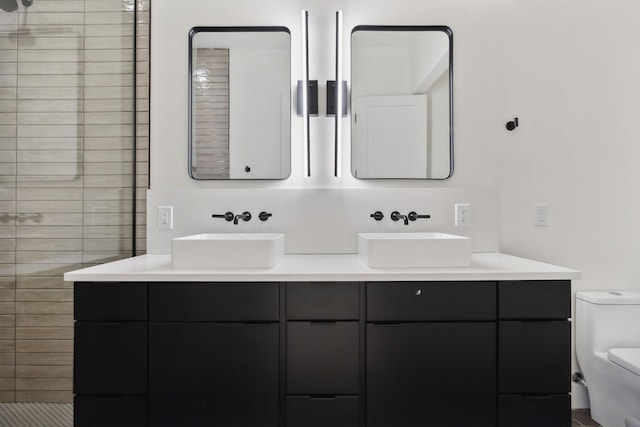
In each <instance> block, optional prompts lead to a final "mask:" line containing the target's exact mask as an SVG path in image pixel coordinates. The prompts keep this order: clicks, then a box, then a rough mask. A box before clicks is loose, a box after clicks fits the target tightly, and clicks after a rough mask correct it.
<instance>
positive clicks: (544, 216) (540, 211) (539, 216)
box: [533, 205, 549, 227]
mask: <svg viewBox="0 0 640 427" xmlns="http://www.w3.org/2000/svg"><path fill="white" fill-rule="evenodd" d="M535 208H536V217H535V219H534V221H533V225H535V226H536V227H548V226H549V205H536V206H535Z"/></svg>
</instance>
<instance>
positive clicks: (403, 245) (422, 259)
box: [358, 233, 471, 268]
mask: <svg viewBox="0 0 640 427" xmlns="http://www.w3.org/2000/svg"><path fill="white" fill-rule="evenodd" d="M358 254H359V255H360V258H361V259H362V260H363V261H364V263H365V264H367V265H368V266H369V267H383V268H384V267H387V268H393V267H468V266H470V265H471V239H470V238H468V237H462V236H455V235H453V234H445V233H359V234H358Z"/></svg>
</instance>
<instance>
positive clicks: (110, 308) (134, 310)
mask: <svg viewBox="0 0 640 427" xmlns="http://www.w3.org/2000/svg"><path fill="white" fill-rule="evenodd" d="M73 298H74V303H73V312H74V318H75V319H76V320H100V321H101V320H104V321H112V320H113V321H122V320H147V284H146V283H120V282H113V283H109V282H76V283H75V284H74V291H73Z"/></svg>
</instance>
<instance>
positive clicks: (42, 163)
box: [0, 0, 150, 402]
mask: <svg viewBox="0 0 640 427" xmlns="http://www.w3.org/2000/svg"><path fill="white" fill-rule="evenodd" d="M5 3H6V4H8V3H10V2H9V1H4V3H3V4H5ZM27 3H29V2H27ZM149 3H150V0H138V1H136V0H34V1H33V2H32V4H31V5H30V6H28V7H27V6H25V5H24V3H23V2H21V1H18V2H17V5H18V6H17V10H15V11H13V12H8V11H5V10H0V402H14V401H16V402H70V401H72V373H73V366H72V364H73V288H72V284H70V283H65V282H64V281H63V279H62V275H63V273H64V272H65V271H69V270H72V269H75V268H81V267H84V266H88V265H92V264H99V263H103V262H106V261H112V260H114V259H119V258H125V257H129V256H131V255H132V254H134V253H136V252H142V251H144V236H142V235H141V234H143V233H141V232H140V228H144V216H145V212H144V204H145V203H144V200H143V197H144V191H143V190H144V189H146V187H147V178H148V177H147V172H146V171H147V170H148V168H147V166H148V163H147V156H146V150H147V147H148V141H147V139H148V132H147V131H146V129H147V124H148V120H147V118H146V117H147V111H148V96H147V95H146V93H148V91H145V85H147V84H148V77H147V73H148V62H147V61H148V49H146V47H145V44H148V22H149V20H148V10H149ZM3 9H4V8H3ZM136 22H137V23H138V25H137V26H136ZM136 33H137V35H138V41H139V43H141V46H142V47H143V48H140V49H136V37H135V36H136ZM136 58H137V64H138V67H137V68H138V70H139V71H138V73H137V74H136V67H134V63H135V62H136V61H135V60H136ZM136 82H137V84H136ZM136 87H137V89H138V90H137V91H136ZM136 94H138V95H139V96H138V99H136ZM136 117H137V118H136ZM136 142H137V145H136ZM136 162H137V163H136ZM136 166H137V167H136ZM136 187H139V188H141V190H139V191H136ZM136 241H137V242H138V244H136ZM140 242H142V244H140Z"/></svg>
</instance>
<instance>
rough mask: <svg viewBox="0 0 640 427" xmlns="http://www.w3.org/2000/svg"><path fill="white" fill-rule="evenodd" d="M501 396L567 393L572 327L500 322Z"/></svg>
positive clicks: (559, 322)
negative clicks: (502, 394)
mask: <svg viewBox="0 0 640 427" xmlns="http://www.w3.org/2000/svg"><path fill="white" fill-rule="evenodd" d="M498 334H499V338H498V343H499V344H498V348H499V350H498V389H499V391H500V393H513V394H516V393H523V394H524V393H540V394H550V393H568V392H569V389H570V386H571V324H570V322H569V321H567V320H557V321H548V322H524V321H501V322H499V326H498Z"/></svg>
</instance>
